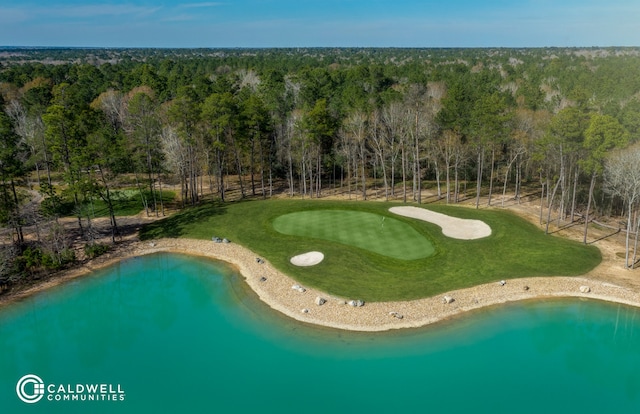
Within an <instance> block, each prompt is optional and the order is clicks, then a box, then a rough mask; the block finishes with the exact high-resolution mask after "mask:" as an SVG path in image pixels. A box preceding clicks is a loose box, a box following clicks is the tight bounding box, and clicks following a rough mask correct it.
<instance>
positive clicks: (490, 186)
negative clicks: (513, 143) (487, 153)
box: [487, 148, 496, 206]
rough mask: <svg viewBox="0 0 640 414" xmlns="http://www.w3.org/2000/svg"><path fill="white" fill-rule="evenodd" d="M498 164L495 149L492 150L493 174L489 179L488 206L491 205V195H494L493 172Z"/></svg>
mask: <svg viewBox="0 0 640 414" xmlns="http://www.w3.org/2000/svg"><path fill="white" fill-rule="evenodd" d="M495 162H496V150H495V149H494V148H492V149H491V174H490V177H489V200H488V201H487V205H488V206H490V205H491V195H492V193H493V170H494V168H495Z"/></svg>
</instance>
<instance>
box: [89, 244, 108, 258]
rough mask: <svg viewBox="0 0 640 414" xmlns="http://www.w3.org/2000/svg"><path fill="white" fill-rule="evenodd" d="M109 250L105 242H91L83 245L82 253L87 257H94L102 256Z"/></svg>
mask: <svg viewBox="0 0 640 414" xmlns="http://www.w3.org/2000/svg"><path fill="white" fill-rule="evenodd" d="M108 251H109V246H108V245H106V244H100V243H93V244H87V245H85V246H84V253H85V254H86V255H87V257H88V258H89V259H95V258H96V257H98V256H102V255H103V254H105V253H106V252H108Z"/></svg>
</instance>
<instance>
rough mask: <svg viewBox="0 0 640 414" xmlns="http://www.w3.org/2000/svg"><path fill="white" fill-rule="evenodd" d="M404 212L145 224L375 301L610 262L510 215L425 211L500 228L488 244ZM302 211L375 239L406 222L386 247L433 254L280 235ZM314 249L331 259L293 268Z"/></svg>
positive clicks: (270, 205)
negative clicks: (414, 243) (416, 245)
mask: <svg viewBox="0 0 640 414" xmlns="http://www.w3.org/2000/svg"><path fill="white" fill-rule="evenodd" d="M398 205H400V204H397V203H381V202H346V201H323V200H264V201H244V202H237V203H224V204H223V203H212V204H207V205H202V206H198V207H194V208H190V209H187V210H185V211H182V212H180V213H178V214H176V215H174V216H171V217H169V218H167V219H164V220H161V221H158V222H155V223H152V224H150V225H147V226H145V227H144V228H143V229H142V231H141V239H142V240H150V239H153V238H158V237H186V238H195V239H203V240H211V237H212V236H217V237H226V238H228V239H230V240H231V241H232V242H234V243H239V244H242V245H243V246H245V247H247V248H249V249H251V250H252V251H254V252H255V253H256V254H257V255H259V256H261V257H264V258H266V259H268V260H269V261H270V262H271V263H272V264H273V265H274V266H275V267H276V268H278V269H280V270H281V271H283V272H284V273H286V274H288V275H290V276H291V277H293V278H295V279H296V280H297V281H299V282H300V283H301V284H304V285H306V286H313V287H316V288H319V289H321V290H323V291H326V292H328V293H330V294H334V295H338V296H342V297H345V298H356V299H363V300H366V301H390V300H410V299H417V298H422V297H428V296H433V295H436V294H439V293H442V292H446V291H449V290H454V289H459V288H464V287H471V286H474V285H478V284H482V283H488V282H493V281H498V280H501V279H508V278H517V277H529V276H577V275H581V274H584V273H586V272H588V271H589V270H591V269H593V268H594V267H595V266H597V265H598V264H599V263H600V261H601V255H600V251H599V250H598V249H597V248H596V247H595V246H584V245H583V244H581V243H579V242H575V241H571V240H567V239H564V238H561V237H557V236H554V235H545V234H544V232H542V231H541V230H540V229H538V228H537V227H536V226H535V225H533V224H531V223H529V222H527V221H525V220H524V219H521V218H520V217H518V216H516V215H515V214H512V213H510V212H508V211H503V210H474V209H469V208H465V207H457V206H446V205H437V204H433V205H426V206H425V205H423V206H421V207H424V208H428V209H431V210H433V211H437V212H439V213H443V214H448V215H451V216H455V217H460V218H468V219H478V220H483V221H484V222H485V223H487V224H488V225H489V226H491V229H492V234H491V236H489V237H486V238H483V239H478V240H456V239H452V238H449V237H446V236H444V235H443V234H442V231H441V229H440V227H438V226H436V225H433V224H430V223H427V222H423V221H419V220H415V219H411V218H406V217H400V216H397V215H394V214H392V213H390V212H389V211H388V210H389V208H390V207H393V206H398ZM299 213H304V214H311V215H312V216H313V215H318V216H322V215H334V214H335V215H336V217H337V216H339V215H343V214H345V213H346V216H349V214H351V213H356V216H354V217H359V218H358V222H359V224H360V225H367V224H366V223H367V222H368V223H369V224H368V227H371V228H372V229H369V230H366V231H370V232H372V233H371V234H376V235H380V234H381V233H382V232H381V230H380V228H381V226H382V218H383V217H384V228H385V229H386V227H387V226H388V224H389V223H391V222H393V221H397V222H398V224H399V226H398V228H405V229H406V228H407V227H405V226H408V228H411V229H412V230H411V231H408V232H407V231H406V230H403V231H401V232H400V235H399V236H396V237H393V238H386V237H385V238H384V242H383V250H385V249H386V250H393V249H396V247H395V244H402V243H403V241H402V240H395V239H399V238H402V237H403V236H402V235H403V234H405V235H406V234H409V233H410V234H413V235H414V236H415V234H417V235H419V236H420V237H418V239H419V240H421V241H420V243H422V244H429V245H430V246H431V248H432V249H433V252H432V253H431V254H426V255H425V256H424V257H420V258H414V259H407V258H398V257H393V256H391V255H389V254H381V253H377V252H376V251H375V249H373V248H372V247H366V246H365V247H363V246H362V245H361V244H360V243H359V242H354V241H353V240H352V241H349V242H343V241H339V240H338V241H336V240H335V239H332V237H336V236H318V234H316V233H314V232H315V230H313V231H309V232H307V230H303V231H302V234H300V233H298V231H299V230H295V231H292V233H294V234H286V233H287V232H281V231H278V230H277V228H278V227H279V226H280V225H281V224H282V223H280V222H281V220H284V223H287V222H289V224H287V225H290V224H291V219H292V218H293V219H294V221H295V219H296V218H297V217H296V215H297V214H299ZM292 214H293V216H290V217H287V216H288V215H292ZM300 218H304V215H303V216H300ZM363 218H364V219H363ZM302 221H304V220H302ZM343 226H344V225H343ZM349 226H351V225H349ZM293 227H295V226H293ZM363 231H365V230H363ZM366 231H365V232H366ZM333 232H334V233H335V230H333ZM361 237H362V236H357V238H361ZM425 241H426V243H425ZM312 250H318V251H321V252H323V253H324V255H325V259H324V260H323V261H322V263H320V264H318V265H316V266H312V267H297V266H294V265H292V264H291V263H290V262H289V259H290V258H291V257H292V256H295V255H298V254H301V253H305V252H308V251H312Z"/></svg>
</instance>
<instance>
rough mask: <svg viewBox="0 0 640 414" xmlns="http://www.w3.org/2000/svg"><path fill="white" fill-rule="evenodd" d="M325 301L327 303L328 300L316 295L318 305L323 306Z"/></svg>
mask: <svg viewBox="0 0 640 414" xmlns="http://www.w3.org/2000/svg"><path fill="white" fill-rule="evenodd" d="M325 303H327V300H326V299H324V298H321V297H320V296H316V305H318V306H322V305H324V304H325Z"/></svg>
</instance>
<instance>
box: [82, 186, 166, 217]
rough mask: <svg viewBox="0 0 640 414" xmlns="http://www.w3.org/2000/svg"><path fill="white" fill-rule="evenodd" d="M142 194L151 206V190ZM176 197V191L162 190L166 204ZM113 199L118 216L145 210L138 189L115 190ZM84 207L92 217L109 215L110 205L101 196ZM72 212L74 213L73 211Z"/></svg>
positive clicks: (112, 194)
mask: <svg viewBox="0 0 640 414" xmlns="http://www.w3.org/2000/svg"><path fill="white" fill-rule="evenodd" d="M142 194H143V195H144V197H145V199H146V200H147V203H148V204H149V207H152V206H153V199H152V196H151V192H150V191H149V190H146V189H145V190H143V191H142ZM156 196H157V197H158V200H157V203H158V205H159V204H160V193H159V192H158V193H156ZM175 198H176V193H175V192H174V191H167V190H163V191H162V201H163V203H165V205H166V204H168V203H171V202H173V201H174V200H175ZM111 201H112V203H113V210H114V213H115V215H116V216H135V215H136V214H138V213H140V212H141V211H143V210H144V205H143V204H142V196H141V194H140V191H138V190H113V191H112V192H111ZM83 208H85V209H86V211H88V212H89V214H91V216H92V217H109V207H108V206H107V203H106V202H104V201H103V200H102V199H101V198H97V197H96V198H94V199H93V201H92V202H91V203H85V205H84V206H83ZM158 208H159V207H158ZM86 211H85V212H83V215H86ZM71 214H73V212H72V213H71Z"/></svg>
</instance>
